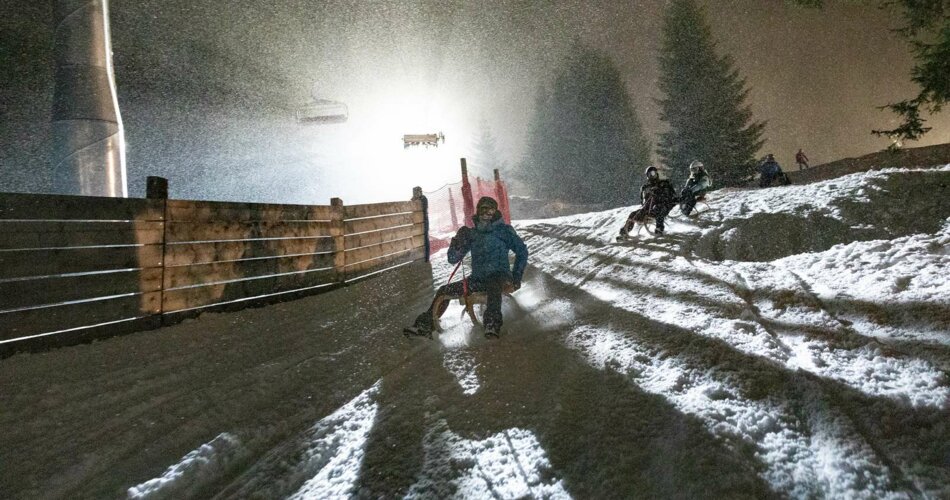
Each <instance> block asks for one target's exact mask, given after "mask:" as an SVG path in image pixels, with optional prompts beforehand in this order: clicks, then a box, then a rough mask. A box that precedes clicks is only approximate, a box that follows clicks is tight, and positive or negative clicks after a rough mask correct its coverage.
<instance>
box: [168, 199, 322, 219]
mask: <svg viewBox="0 0 950 500" xmlns="http://www.w3.org/2000/svg"><path fill="white" fill-rule="evenodd" d="M167 217H168V220H175V221H237V222H241V221H268V222H277V221H314V220H330V206H329V205H275V204H266V203H234V202H227V201H193V200H168V212H167Z"/></svg>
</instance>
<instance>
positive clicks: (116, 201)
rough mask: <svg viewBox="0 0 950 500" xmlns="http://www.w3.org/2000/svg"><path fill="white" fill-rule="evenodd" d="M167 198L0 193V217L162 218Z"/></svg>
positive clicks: (35, 218)
mask: <svg viewBox="0 0 950 500" xmlns="http://www.w3.org/2000/svg"><path fill="white" fill-rule="evenodd" d="M164 203H165V200H150V199H144V198H107V197H101V196H69V195H56V194H24V193H0V219H26V220H142V221H144V220H163V219H164V212H165V209H164V206H165V205H164Z"/></svg>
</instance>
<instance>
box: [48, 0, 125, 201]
mask: <svg viewBox="0 0 950 500" xmlns="http://www.w3.org/2000/svg"><path fill="white" fill-rule="evenodd" d="M53 20H54V26H55V31H54V35H53V37H54V40H53V47H54V55H55V60H56V69H55V88H54V92H53V113H52V116H51V124H52V140H53V152H52V172H53V190H54V191H55V192H57V193H60V194H80V195H87V196H112V197H125V196H128V186H127V184H126V171H125V138H124V133H123V129H122V119H121V117H120V116H119V103H118V99H117V98H116V90H115V78H114V75H113V72H112V43H111V41H110V36H109V8H108V1H107V0H85V1H77V0H56V3H55V7H54V12H53Z"/></svg>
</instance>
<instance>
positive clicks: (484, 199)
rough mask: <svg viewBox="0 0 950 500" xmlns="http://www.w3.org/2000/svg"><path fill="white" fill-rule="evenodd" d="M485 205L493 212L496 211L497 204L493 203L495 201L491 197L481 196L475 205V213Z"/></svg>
mask: <svg viewBox="0 0 950 500" xmlns="http://www.w3.org/2000/svg"><path fill="white" fill-rule="evenodd" d="M485 205H488V206H491V207H492V208H494V209H495V210H498V202H497V201H495V199H494V198H492V197H491V196H482V197H481V198H479V199H478V203H477V204H476V205H475V210H476V211H477V210H478V209H479V208H482V207H483V206H485Z"/></svg>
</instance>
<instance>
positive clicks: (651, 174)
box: [617, 165, 679, 240]
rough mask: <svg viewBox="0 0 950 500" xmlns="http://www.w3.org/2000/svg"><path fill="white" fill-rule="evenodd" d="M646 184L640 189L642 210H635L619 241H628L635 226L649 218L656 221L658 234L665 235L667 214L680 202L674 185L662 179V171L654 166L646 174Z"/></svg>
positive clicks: (648, 168)
mask: <svg viewBox="0 0 950 500" xmlns="http://www.w3.org/2000/svg"><path fill="white" fill-rule="evenodd" d="M644 175H645V176H646V182H644V183H643V186H642V187H640V208H638V209H637V210H634V211H633V212H632V213H631V214H630V216H629V217H627V222H626V223H625V224H624V225H623V227H622V228H620V236H619V237H618V238H617V239H618V240H622V239H626V238H627V235H628V234H630V230H631V229H633V225H634V224H635V223H637V222H639V221H642V220H643V219H644V218H646V217H647V216H649V217H653V218H654V219H656V231H654V232H655V233H656V234H658V235H661V234H663V221H664V219H666V214H668V213H670V210H672V209H673V207H674V206H676V203H677V202H678V201H679V200H678V199H677V198H676V191H674V190H673V184H671V183H670V181H668V180H666V179H660V171H659V170H657V168H656V167H654V166H652V165H651V166H649V167H647V169H646V172H645V174H644Z"/></svg>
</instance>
